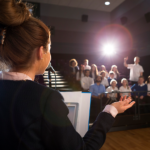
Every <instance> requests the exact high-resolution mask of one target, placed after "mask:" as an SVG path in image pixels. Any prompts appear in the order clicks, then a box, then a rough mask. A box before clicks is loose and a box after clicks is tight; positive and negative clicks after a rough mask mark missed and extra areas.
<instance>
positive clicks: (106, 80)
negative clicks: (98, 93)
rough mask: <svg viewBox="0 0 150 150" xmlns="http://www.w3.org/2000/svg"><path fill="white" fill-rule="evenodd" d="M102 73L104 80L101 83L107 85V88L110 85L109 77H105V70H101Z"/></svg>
mask: <svg viewBox="0 0 150 150" xmlns="http://www.w3.org/2000/svg"><path fill="white" fill-rule="evenodd" d="M100 75H101V76H102V82H101V84H102V85H104V86H105V88H107V87H108V86H109V83H108V79H107V78H106V77H105V76H106V75H105V71H101V72H100Z"/></svg>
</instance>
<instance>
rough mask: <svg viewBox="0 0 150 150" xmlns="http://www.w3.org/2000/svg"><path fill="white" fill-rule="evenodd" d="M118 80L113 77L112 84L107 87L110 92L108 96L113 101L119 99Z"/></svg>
mask: <svg viewBox="0 0 150 150" xmlns="http://www.w3.org/2000/svg"><path fill="white" fill-rule="evenodd" d="M116 85H117V81H116V80H115V79H112V80H111V81H110V86H109V87H108V88H107V89H106V91H107V92H108V94H107V98H108V99H110V100H111V103H112V102H114V101H117V98H118V93H117V92H118V88H117V86H116Z"/></svg>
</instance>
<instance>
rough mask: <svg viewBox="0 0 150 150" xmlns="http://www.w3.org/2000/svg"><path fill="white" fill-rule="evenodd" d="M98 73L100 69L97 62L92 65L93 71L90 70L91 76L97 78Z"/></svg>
mask: <svg viewBox="0 0 150 150" xmlns="http://www.w3.org/2000/svg"><path fill="white" fill-rule="evenodd" d="M97 75H98V69H97V66H96V65H95V64H92V65H91V72H90V77H91V78H93V79H94V80H95V78H96V76H97Z"/></svg>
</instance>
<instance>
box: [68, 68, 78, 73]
mask: <svg viewBox="0 0 150 150" xmlns="http://www.w3.org/2000/svg"><path fill="white" fill-rule="evenodd" d="M78 71H79V67H78V66H76V67H75V73H77V72H78ZM68 72H69V73H72V72H73V68H72V67H69V68H68Z"/></svg>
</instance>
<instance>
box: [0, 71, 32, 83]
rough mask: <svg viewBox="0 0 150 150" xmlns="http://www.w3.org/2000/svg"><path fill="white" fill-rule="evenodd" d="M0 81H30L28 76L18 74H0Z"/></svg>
mask: <svg viewBox="0 0 150 150" xmlns="http://www.w3.org/2000/svg"><path fill="white" fill-rule="evenodd" d="M0 80H14V81H18V80H32V79H31V78H30V77H29V76H27V75H26V74H24V73H19V72H2V71H1V72H0Z"/></svg>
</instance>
